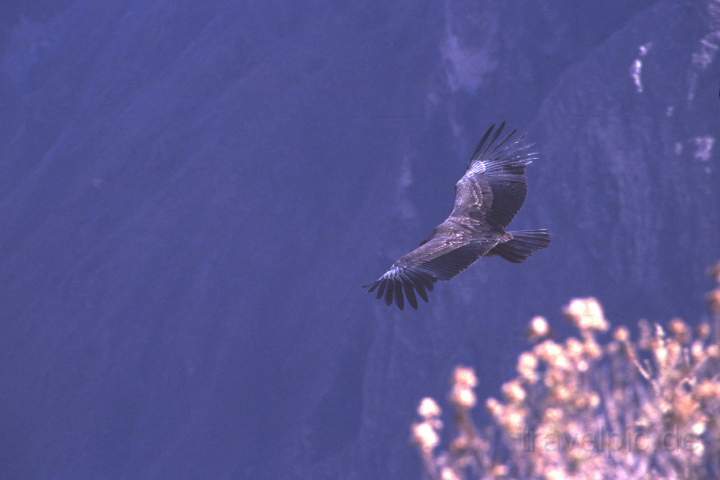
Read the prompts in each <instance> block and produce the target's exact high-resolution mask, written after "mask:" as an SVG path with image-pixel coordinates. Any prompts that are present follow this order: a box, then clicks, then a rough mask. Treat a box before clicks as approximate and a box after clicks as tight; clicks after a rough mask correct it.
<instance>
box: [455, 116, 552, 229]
mask: <svg viewBox="0 0 720 480" xmlns="http://www.w3.org/2000/svg"><path fill="white" fill-rule="evenodd" d="M504 129H505V122H503V123H501V124H500V126H499V127H497V128H496V127H495V125H491V126H490V128H488V129H487V131H486V132H485V135H483V137H482V139H481V140H480V143H479V144H478V146H477V148H476V149H475V152H474V153H473V155H472V157H471V160H470V164H469V165H468V169H467V171H466V172H465V175H463V177H462V178H461V179H460V180H459V181H458V182H457V184H456V185H455V206H454V207H453V211H452V213H451V214H450V216H455V217H471V218H474V219H476V220H484V221H486V222H488V223H489V224H491V225H493V226H499V227H505V226H507V225H508V224H509V223H510V221H511V220H512V218H513V217H514V216H515V213H517V211H518V210H519V209H520V207H521V206H522V204H523V202H524V201H525V195H526V194H527V183H526V178H525V167H527V166H528V165H529V164H530V163H532V161H533V160H535V159H536V158H537V157H538V155H537V153H535V152H533V151H531V147H532V146H531V145H530V144H528V143H526V142H525V140H524V138H523V137H522V136H519V135H516V133H517V131H516V130H513V131H511V132H510V133H508V134H507V135H504V136H503V135H502V134H503V130H504Z"/></svg>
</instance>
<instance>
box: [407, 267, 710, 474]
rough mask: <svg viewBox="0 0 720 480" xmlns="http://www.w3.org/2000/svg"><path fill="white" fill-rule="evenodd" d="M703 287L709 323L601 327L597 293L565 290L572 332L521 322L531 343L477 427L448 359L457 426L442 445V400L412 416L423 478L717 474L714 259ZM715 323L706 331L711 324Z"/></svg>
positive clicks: (469, 397)
mask: <svg viewBox="0 0 720 480" xmlns="http://www.w3.org/2000/svg"><path fill="white" fill-rule="evenodd" d="M712 273H713V275H714V277H715V279H716V281H717V282H718V287H717V288H716V289H715V290H713V291H712V292H711V293H710V294H709V295H708V303H709V306H710V311H711V312H712V314H713V315H714V319H715V326H714V327H711V326H710V325H709V324H707V323H703V324H700V325H699V326H698V327H697V328H695V329H693V328H691V327H690V326H689V325H688V324H687V323H685V322H684V321H682V320H680V319H673V320H671V321H670V322H669V324H668V325H667V326H665V327H663V326H661V325H651V324H649V323H648V322H646V321H641V322H639V324H638V335H637V338H635V339H633V338H632V336H631V333H630V330H629V329H627V328H626V327H622V326H621V327H617V328H615V329H614V330H613V331H612V333H611V338H609V339H608V340H606V341H604V342H603V341H601V340H599V338H598V337H599V336H600V335H601V334H603V333H604V332H607V331H608V330H610V324H609V322H608V321H607V319H606V318H605V315H604V313H603V309H602V306H601V305H600V303H599V302H598V301H597V300H596V299H594V298H578V299H574V300H572V301H571V302H570V303H569V304H568V305H567V306H566V307H565V308H564V314H565V316H566V317H567V318H568V319H569V320H570V321H571V322H572V323H573V325H574V326H575V327H576V328H577V330H578V335H577V336H572V337H570V338H567V339H566V340H565V341H562V342H560V341H557V340H552V339H550V338H548V334H549V332H550V328H549V324H548V322H547V320H546V319H545V318H543V317H535V318H533V319H532V320H531V322H530V326H529V328H530V338H531V339H532V341H533V348H532V349H530V350H529V351H526V352H523V353H522V354H521V355H520V356H519V357H518V362H517V377H516V378H513V379H512V380H510V381H509V382H507V383H505V384H504V385H503V386H502V396H503V398H502V399H495V398H490V399H488V400H487V401H486V402H485V407H486V408H487V409H488V410H489V412H490V414H491V416H492V418H493V420H494V424H493V425H491V426H489V427H487V428H485V429H483V430H482V431H481V430H479V429H478V428H477V426H476V425H475V423H474V422H473V420H472V415H471V413H472V410H473V408H474V407H475V406H476V404H477V399H476V396H475V391H474V388H475V387H476V385H477V379H476V377H475V373H474V372H473V370H472V369H471V368H469V367H464V366H460V367H457V368H456V369H455V373H454V376H453V380H452V388H451V392H450V396H449V400H450V403H451V405H452V407H453V409H454V413H455V416H454V418H455V424H456V428H454V429H453V435H454V437H453V438H451V439H449V440H448V443H447V445H446V446H445V448H444V449H442V448H441V443H442V440H441V433H442V431H443V424H442V421H441V415H442V411H441V408H440V406H439V405H438V404H437V402H436V401H435V400H433V399H431V398H424V399H422V401H421V402H420V405H419V407H418V412H417V413H418V415H419V417H420V418H419V420H418V421H417V422H416V423H414V424H413V426H412V436H413V440H414V442H415V443H416V444H417V446H418V449H419V452H420V455H421V457H422V460H423V464H424V469H425V472H426V474H427V476H428V477H430V478H432V479H441V480H456V479H494V478H516V479H547V480H560V479H573V480H581V479H582V480H585V479H598V480H601V479H658V478H663V479H689V478H698V479H704V478H707V479H711V478H712V479H715V478H720V346H719V345H718V331H717V326H718V325H719V324H720V264H718V266H716V267H715V268H714V269H713V271H712ZM713 330H714V332H713Z"/></svg>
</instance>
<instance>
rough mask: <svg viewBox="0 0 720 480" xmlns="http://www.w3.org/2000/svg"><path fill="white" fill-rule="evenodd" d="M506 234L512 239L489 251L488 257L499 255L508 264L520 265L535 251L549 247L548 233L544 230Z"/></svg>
mask: <svg viewBox="0 0 720 480" xmlns="http://www.w3.org/2000/svg"><path fill="white" fill-rule="evenodd" d="M508 233H510V234H511V235H512V239H511V240H509V241H507V242H504V243H500V244H498V245H497V246H496V247H495V248H493V249H492V250H490V255H500V256H501V257H502V258H504V259H505V260H507V261H509V262H513V263H521V262H524V261H525V260H526V259H527V258H528V257H529V256H530V255H532V254H533V252H535V251H536V250H540V249H541V248H545V247H547V246H548V245H550V233H549V232H548V231H547V229H544V228H541V229H537V230H519V231H517V232H508Z"/></svg>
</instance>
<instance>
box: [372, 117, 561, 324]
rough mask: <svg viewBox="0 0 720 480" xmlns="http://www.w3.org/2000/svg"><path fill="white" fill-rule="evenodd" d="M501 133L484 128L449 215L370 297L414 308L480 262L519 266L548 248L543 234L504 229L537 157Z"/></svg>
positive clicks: (521, 142) (518, 138)
mask: <svg viewBox="0 0 720 480" xmlns="http://www.w3.org/2000/svg"><path fill="white" fill-rule="evenodd" d="M503 132H505V122H503V123H501V124H500V126H499V127H497V128H496V127H495V125H491V126H490V127H489V128H488V129H487V131H486V132H485V134H484V135H483V137H482V139H481V140H480V143H479V144H478V146H477V148H476V149H475V151H474V153H473V154H472V156H471V157H470V163H469V165H468V168H467V171H466V172H465V175H463V176H462V178H461V179H460V180H458V182H457V183H456V184H455V204H454V206H453V209H452V211H451V212H450V215H449V216H448V217H447V218H446V219H445V221H443V222H442V223H441V224H440V225H438V226H437V227H435V229H434V230H433V232H432V234H431V235H430V237H429V238H427V239H426V240H425V241H423V242H422V243H421V244H420V246H418V247H417V248H416V249H415V250H413V251H412V252H410V253H408V254H406V255H404V256H402V257H400V258H399V259H398V260H397V261H396V262H395V263H393V264H392V266H390V268H389V269H388V271H387V272H385V273H383V274H382V275H381V276H380V278H378V279H377V280H376V281H374V282H372V283H370V284H368V285H365V288H367V289H368V291H369V292H371V293H373V292H375V295H376V296H377V298H379V299H382V298H384V299H385V303H386V304H387V305H392V304H393V302H394V303H395V305H397V306H398V308H400V310H402V309H403V308H404V306H405V299H406V298H407V301H408V303H409V304H410V306H412V308H414V309H417V306H418V301H417V297H418V296H420V298H422V299H423V300H424V301H426V302H427V301H428V292H430V291H432V289H433V285H434V284H435V282H436V281H438V280H449V279H451V278H453V277H454V276H455V275H457V274H458V273H460V272H462V271H463V270H465V269H466V268H467V267H469V266H470V265H471V264H473V263H474V262H475V261H476V260H477V259H479V258H480V257H490V256H496V255H498V256H500V257H502V258H504V259H505V260H508V261H510V262H513V263H521V262H523V261H524V260H525V259H527V258H528V257H529V256H530V255H531V254H532V253H533V252H535V251H536V250H539V249H541V248H545V247H547V246H548V245H549V244H550V234H549V233H548V231H547V230H546V229H535V230H516V231H511V230H506V227H507V226H508V224H509V223H510V221H511V220H512V218H513V217H514V216H515V213H516V212H517V211H518V210H519V209H520V207H521V206H522V204H523V201H524V200H525V195H526V194H527V181H526V177H525V167H527V166H528V165H530V164H531V163H532V161H533V160H536V159H537V158H538V154H537V153H535V152H533V151H531V145H530V144H528V143H527V142H526V141H525V139H524V138H523V136H521V135H517V130H513V131H511V132H509V133H505V134H504V135H503Z"/></svg>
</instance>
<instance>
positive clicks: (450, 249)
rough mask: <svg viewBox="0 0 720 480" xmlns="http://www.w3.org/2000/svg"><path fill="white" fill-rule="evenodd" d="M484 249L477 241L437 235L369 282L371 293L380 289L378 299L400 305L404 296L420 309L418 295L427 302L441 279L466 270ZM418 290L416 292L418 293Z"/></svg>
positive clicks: (403, 301) (446, 278)
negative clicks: (434, 286)
mask: <svg viewBox="0 0 720 480" xmlns="http://www.w3.org/2000/svg"><path fill="white" fill-rule="evenodd" d="M484 250H485V248H484V247H483V246H482V245H479V244H474V243H464V244H463V243H460V244H458V243H457V242H453V241H449V240H448V239H447V238H445V236H444V235H443V234H439V235H436V236H434V237H432V238H431V239H430V240H428V241H427V242H426V243H424V244H422V245H421V246H420V247H418V248H416V249H415V250H413V251H412V252H410V253H408V254H407V255H405V256H403V257H401V258H400V259H399V260H398V261H397V262H395V263H394V264H393V265H392V267H390V269H389V270H388V271H387V272H385V273H384V274H382V276H380V278H378V279H377V280H376V281H374V282H372V283H371V284H369V285H366V287H367V288H368V291H369V292H374V291H377V294H376V295H377V298H383V297H384V298H385V303H386V304H388V305H392V303H393V301H394V302H395V304H396V305H397V306H398V308H400V310H402V309H403V307H404V306H405V298H407V301H408V303H409V304H410V306H411V307H412V308H415V309H417V306H418V302H417V295H419V296H420V298H422V299H423V300H425V301H426V302H427V301H428V293H427V292H429V291H432V289H433V284H434V283H435V282H436V281H438V280H448V279H450V278H452V277H454V276H455V275H457V274H458V273H460V272H462V271H463V270H465V269H466V268H467V267H469V266H470V264H472V263H473V262H474V261H475V260H477V259H478V257H479V256H480V255H482V253H483V252H484ZM416 293H417V295H416Z"/></svg>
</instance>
